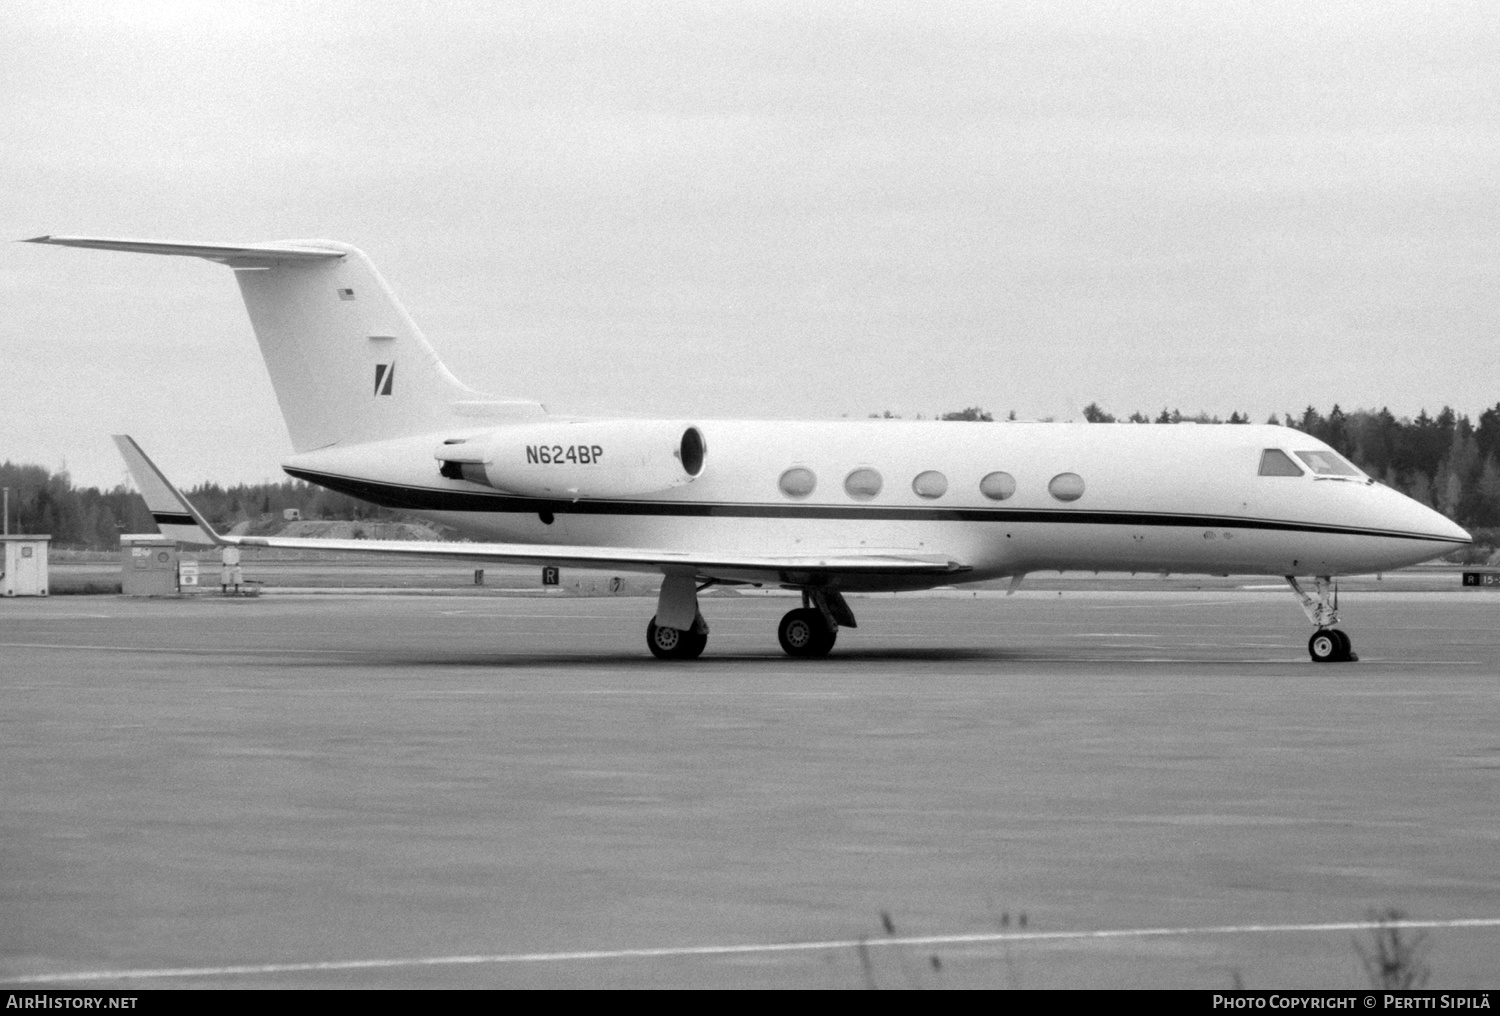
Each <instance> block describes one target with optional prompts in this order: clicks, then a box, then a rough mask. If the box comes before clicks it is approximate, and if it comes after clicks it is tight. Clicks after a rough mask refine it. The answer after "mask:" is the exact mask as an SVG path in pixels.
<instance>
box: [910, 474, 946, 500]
mask: <svg viewBox="0 0 1500 1016" xmlns="http://www.w3.org/2000/svg"><path fill="white" fill-rule="evenodd" d="M911 489H912V492H913V493H915V494H916V495H917V497H926V498H933V497H942V496H943V495H944V494H946V493H948V478H947V477H946V476H944V475H943V474H942V473H940V472H938V471H937V470H936V469H929V470H927V471H926V472H923V473H918V474H917V478H916V479H915V480H913V481H911Z"/></svg>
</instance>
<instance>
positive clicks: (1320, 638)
mask: <svg viewBox="0 0 1500 1016" xmlns="http://www.w3.org/2000/svg"><path fill="white" fill-rule="evenodd" d="M1286 582H1287V585H1289V586H1291V587H1292V592H1293V593H1295V594H1296V596H1297V600H1298V602H1299V603H1301V604H1302V612H1303V613H1304V614H1306V615H1307V619H1308V620H1309V621H1311V622H1312V623H1313V624H1315V625H1317V626H1318V630H1317V631H1315V632H1313V635H1312V638H1310V639H1308V640H1307V654H1308V655H1309V656H1311V657H1312V660H1313V662H1314V663H1350V662H1353V661H1355V660H1358V659H1359V656H1358V655H1357V654H1356V653H1355V652H1354V644H1353V642H1352V641H1350V639H1349V636H1348V635H1346V634H1344V633H1343V632H1342V631H1340V630H1338V629H1337V628H1334V627H1333V625H1336V624H1338V623H1339V591H1338V587H1337V586H1335V585H1333V582H1332V579H1330V577H1329V576H1327V575H1319V576H1318V577H1317V584H1318V596H1317V598H1316V599H1314V598H1313V597H1311V596H1309V595H1307V593H1306V592H1304V591H1303V589H1302V586H1301V585H1299V584H1298V583H1297V577H1296V576H1295V575H1288V576H1286Z"/></svg>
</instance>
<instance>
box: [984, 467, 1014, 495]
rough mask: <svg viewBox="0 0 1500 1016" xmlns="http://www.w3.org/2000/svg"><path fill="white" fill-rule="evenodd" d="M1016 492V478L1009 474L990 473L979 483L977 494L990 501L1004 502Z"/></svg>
mask: <svg viewBox="0 0 1500 1016" xmlns="http://www.w3.org/2000/svg"><path fill="white" fill-rule="evenodd" d="M1015 492H1016V478H1015V477H1014V476H1011V475H1010V474H1009V473H990V474H989V475H988V476H986V477H985V478H984V479H982V480H980V481H979V493H981V494H983V495H984V496H985V497H987V498H989V499H990V500H991V501H1004V500H1005V499H1006V498H1008V497H1010V496H1011V495H1012V494H1014V493H1015Z"/></svg>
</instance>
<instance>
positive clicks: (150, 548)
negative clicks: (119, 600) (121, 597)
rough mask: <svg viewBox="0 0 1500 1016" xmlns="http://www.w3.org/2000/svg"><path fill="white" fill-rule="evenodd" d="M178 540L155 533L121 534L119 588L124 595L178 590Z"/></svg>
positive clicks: (163, 592) (158, 594) (168, 593)
mask: <svg viewBox="0 0 1500 1016" xmlns="http://www.w3.org/2000/svg"><path fill="white" fill-rule="evenodd" d="M178 557H179V555H178V552H177V541H176V540H169V539H167V538H166V537H165V536H162V535H160V534H158V533H127V534H126V535H124V536H122V537H120V591H121V592H123V593H124V594H125V595H126V596H175V595H176V594H177V589H178V586H177V564H178Z"/></svg>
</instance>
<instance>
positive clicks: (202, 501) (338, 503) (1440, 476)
mask: <svg viewBox="0 0 1500 1016" xmlns="http://www.w3.org/2000/svg"><path fill="white" fill-rule="evenodd" d="M872 415H881V416H885V417H890V416H891V414H890V413H889V412H887V413H884V414H872ZM1083 415H1084V418H1085V419H1087V420H1088V421H1089V422H1091V423H1116V422H1126V423H1151V424H1171V423H1204V424H1217V423H1222V424H1226V425H1233V424H1241V423H1249V422H1251V421H1250V419H1249V418H1248V417H1246V416H1242V415H1241V414H1239V413H1232V414H1231V415H1230V417H1229V419H1228V420H1220V419H1219V418H1218V417H1216V416H1208V415H1206V414H1203V413H1199V414H1198V415H1196V416H1185V415H1183V414H1182V413H1181V412H1179V411H1177V410H1171V411H1168V410H1166V409H1163V410H1162V411H1161V413H1160V414H1158V415H1157V416H1155V417H1154V418H1148V417H1147V416H1146V415H1144V414H1142V413H1139V412H1137V413H1132V414H1131V415H1130V416H1129V417H1126V418H1125V419H1124V420H1123V421H1117V419H1116V417H1115V416H1113V415H1111V414H1110V413H1108V412H1106V411H1105V410H1104V409H1102V408H1100V407H1099V405H1098V404H1097V403H1090V404H1089V405H1088V406H1087V407H1086V408H1085V409H1084V411H1083ZM936 417H937V418H940V419H945V420H973V421H976V422H989V421H992V420H993V419H994V417H993V416H991V414H990V413H988V412H986V411H984V410H983V409H980V408H979V407H977V406H971V407H969V408H967V409H962V410H958V411H955V412H951V413H940V414H936ZM1012 418H1014V414H1012ZM1267 422H1268V423H1273V424H1278V425H1281V426H1286V427H1291V428H1294V429H1296V430H1300V431H1303V432H1304V433H1307V434H1311V435H1312V436H1313V437H1316V438H1318V439H1320V440H1322V441H1326V442H1327V443H1328V444H1330V445H1332V446H1333V447H1334V448H1336V449H1337V450H1338V451H1339V452H1340V453H1341V454H1343V455H1344V456H1345V457H1346V458H1348V459H1350V460H1351V461H1353V462H1354V463H1355V464H1356V465H1358V466H1359V467H1360V468H1361V469H1363V470H1364V471H1365V472H1366V473H1369V474H1370V475H1371V476H1373V477H1375V479H1377V480H1379V481H1380V482H1381V483H1384V484H1387V485H1388V486H1391V487H1394V488H1395V489H1397V490H1399V491H1401V492H1402V493H1404V494H1407V495H1409V496H1411V497H1413V498H1415V499H1416V500H1418V501H1420V502H1422V503H1423V504H1425V505H1429V506H1431V507H1433V508H1436V509H1437V510H1438V511H1440V512H1442V513H1443V514H1444V515H1447V516H1448V517H1449V518H1452V519H1453V520H1454V521H1456V522H1457V523H1458V524H1459V525H1462V526H1465V527H1467V528H1469V529H1470V530H1475V529H1481V530H1485V529H1492V528H1494V527H1500V403H1496V404H1495V406H1494V407H1493V408H1491V409H1487V410H1485V411H1484V412H1483V413H1481V414H1480V416H1479V421H1478V423H1477V424H1476V423H1475V422H1474V421H1471V420H1470V419H1469V418H1468V417H1467V416H1460V415H1458V414H1456V413H1454V412H1453V410H1452V409H1449V408H1448V407H1446V406H1445V407H1443V410H1442V412H1440V413H1438V414H1437V415H1436V416H1429V415H1428V414H1427V411H1426V410H1423V411H1422V412H1421V413H1418V414H1417V417H1416V419H1409V418H1407V417H1401V418H1399V419H1398V418H1396V417H1395V416H1392V415H1391V413H1390V412H1389V411H1388V410H1385V409H1381V410H1376V411H1371V410H1364V409H1360V410H1356V411H1354V412H1351V413H1345V412H1344V411H1343V410H1341V409H1340V408H1339V407H1338V406H1337V405H1335V406H1334V407H1333V409H1332V410H1330V411H1329V412H1328V414H1327V415H1324V414H1322V413H1320V412H1318V411H1317V410H1316V409H1314V408H1313V407H1312V406H1309V407H1307V409H1306V410H1304V411H1303V413H1302V415H1301V416H1300V417H1293V415H1292V414H1290V413H1288V414H1287V415H1286V417H1285V418H1284V419H1283V418H1279V417H1278V416H1276V415H1275V414H1273V415H1272V416H1271V419H1270V420H1268V421H1267ZM0 486H3V487H9V488H10V531H11V532H12V533H50V534H51V535H52V538H53V546H56V547H68V548H88V549H93V550H113V549H115V548H117V547H118V546H119V543H120V539H119V538H120V534H121V533H149V532H153V531H154V530H155V525H154V524H153V523H152V521H151V515H150V513H149V512H147V511H146V504H145V502H144V501H142V500H141V498H140V495H138V494H135V493H133V492H131V491H130V490H128V489H127V488H126V487H124V486H118V487H115V488H114V489H113V490H109V491H101V490H99V488H97V487H75V486H73V483H72V480H71V479H70V478H69V476H68V474H67V473H66V472H59V473H52V472H50V471H49V470H47V469H45V468H44V467H42V466H34V465H18V464H16V463H12V462H9V461H7V462H5V463H4V464H3V465H0ZM187 496H188V498H189V499H190V500H191V501H192V502H193V504H194V505H196V506H197V508H198V510H199V511H201V512H202V513H203V514H204V516H205V517H206V518H207V519H208V520H209V521H210V522H211V523H213V524H214V525H215V526H216V527H222V528H228V527H231V526H234V525H235V524H237V523H239V522H244V521H256V520H259V519H260V518H261V517H262V516H265V515H268V514H280V513H281V512H282V511H283V510H284V509H287V508H296V509H298V510H299V511H300V512H301V513H302V517H303V518H304V519H370V520H376V521H405V520H407V518H408V516H407V515H406V513H404V512H397V511H392V510H390V509H386V508H377V507H375V506H373V505H369V504H365V503H364V502H361V501H357V500H355V499H354V498H351V497H347V496H345V495H343V494H335V493H333V492H332V491H329V490H324V489H323V488H322V487H316V486H313V485H312V484H309V483H303V482H302V481H300V480H287V481H284V482H282V483H253V484H239V485H238V486H234V487H228V488H226V487H221V486H219V485H218V484H213V483H210V484H204V485H202V486H199V487H194V488H191V489H190V490H188V491H187ZM1476 535H1480V536H1482V538H1483V539H1484V542H1489V543H1493V542H1495V539H1496V534H1493V533H1485V534H1476Z"/></svg>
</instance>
